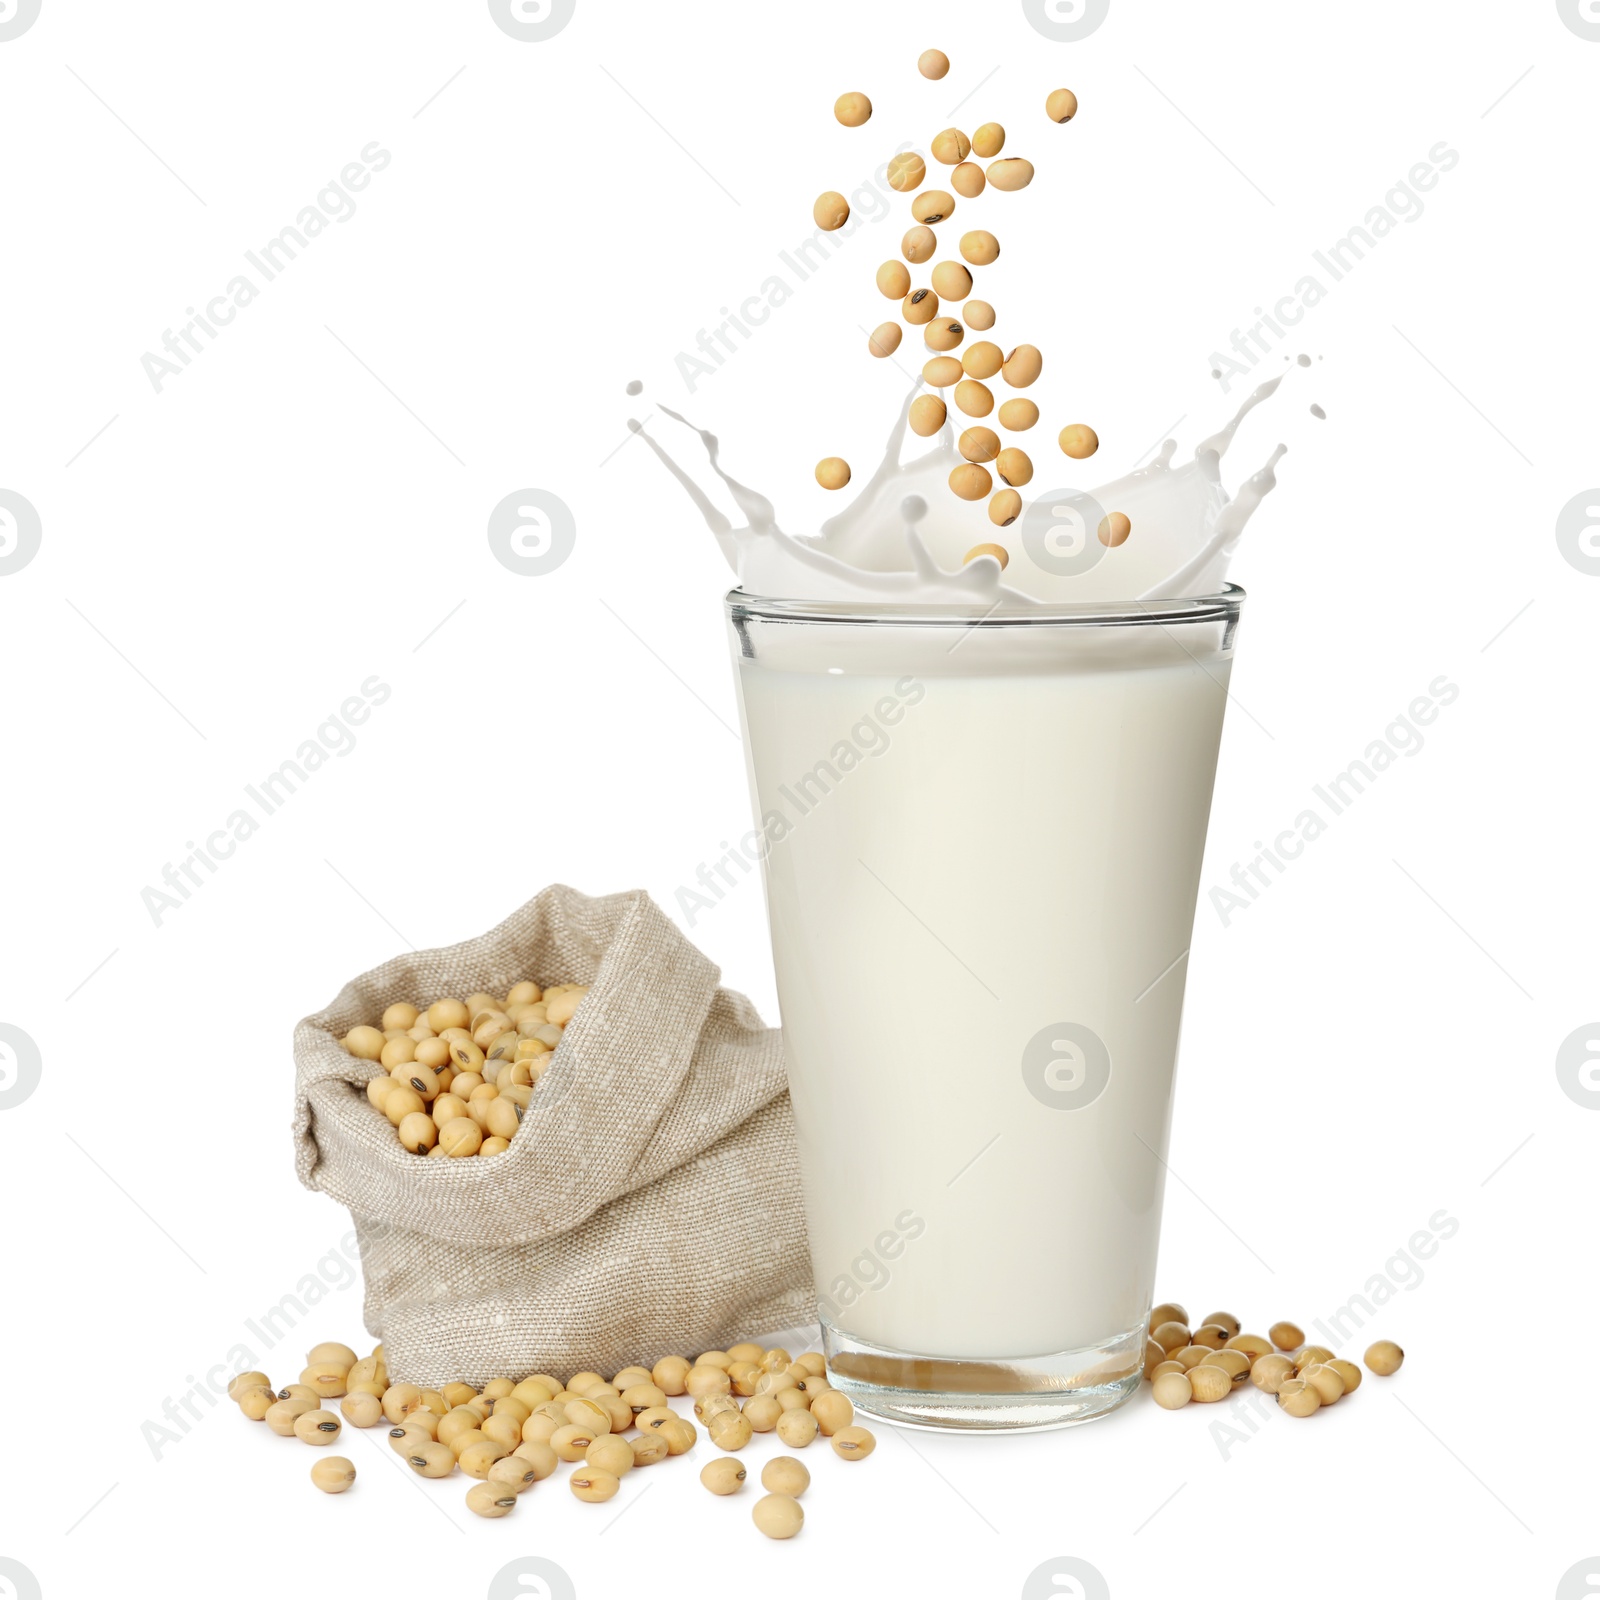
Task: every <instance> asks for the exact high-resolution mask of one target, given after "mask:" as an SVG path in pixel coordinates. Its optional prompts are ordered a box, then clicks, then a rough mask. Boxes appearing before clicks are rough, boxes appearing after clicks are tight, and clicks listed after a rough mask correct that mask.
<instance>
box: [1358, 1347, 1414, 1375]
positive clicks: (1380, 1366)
mask: <svg viewBox="0 0 1600 1600" xmlns="http://www.w3.org/2000/svg"><path fill="white" fill-rule="evenodd" d="M1405 1358H1406V1353H1405V1351H1404V1350H1402V1349H1401V1348H1400V1346H1399V1345H1397V1344H1396V1343H1395V1342H1394V1340H1393V1339H1380V1340H1378V1342H1377V1343H1376V1344H1373V1345H1369V1346H1368V1347H1367V1353H1366V1354H1365V1355H1364V1356H1363V1357H1362V1358H1361V1359H1362V1360H1363V1361H1365V1362H1366V1364H1367V1367H1368V1369H1369V1370H1370V1371H1372V1372H1375V1373H1377V1375H1378V1376H1379V1377H1380V1378H1391V1377H1393V1376H1394V1374H1395V1373H1397V1372H1398V1371H1399V1370H1400V1363H1401V1362H1403V1361H1404V1360H1405Z"/></svg>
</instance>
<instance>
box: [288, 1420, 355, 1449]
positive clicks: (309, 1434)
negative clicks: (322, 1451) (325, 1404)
mask: <svg viewBox="0 0 1600 1600" xmlns="http://www.w3.org/2000/svg"><path fill="white" fill-rule="evenodd" d="M343 1427H344V1424H343V1423H342V1422H340V1421H339V1419H338V1418H337V1417H336V1416H334V1414H333V1413H332V1412H331V1411H307V1412H305V1413H304V1414H303V1415H301V1416H298V1417H296V1418H295V1421H294V1436H295V1438H297V1439H298V1440H299V1441H300V1442H301V1443H302V1444H314V1445H317V1446H319V1447H320V1446H322V1445H329V1444H332V1443H333V1441H334V1440H335V1439H337V1438H338V1437H339V1433H340V1430H341V1429H342V1428H343Z"/></svg>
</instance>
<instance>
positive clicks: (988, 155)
mask: <svg viewBox="0 0 1600 1600" xmlns="http://www.w3.org/2000/svg"><path fill="white" fill-rule="evenodd" d="M1005 144H1006V130H1005V129H1004V128H1002V127H1001V126H1000V124H999V123H998V122H986V123H984V124H983V126H982V127H981V128H978V129H976V130H975V131H974V132H973V135H972V153H973V155H975V156H981V157H982V158H983V159H984V160H985V161H989V160H992V159H993V158H994V157H995V156H997V155H999V154H1000V152H1001V151H1002V150H1003V149H1005Z"/></svg>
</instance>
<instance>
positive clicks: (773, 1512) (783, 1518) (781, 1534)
mask: <svg viewBox="0 0 1600 1600" xmlns="http://www.w3.org/2000/svg"><path fill="white" fill-rule="evenodd" d="M930 76H933V77H943V76H944V74H943V73H933V74H930ZM750 1520H751V1521H752V1522H754V1523H755V1525H756V1526H757V1527H758V1528H759V1529H760V1530H761V1531H762V1532H763V1533H764V1534H766V1536H767V1537H768V1538H769V1539H792V1538H794V1536H795V1535H796V1534H797V1533H799V1531H800V1529H801V1528H802V1527H804V1525H805V1520H806V1514H805V1512H804V1511H802V1510H801V1509H800V1502H799V1501H798V1500H796V1499H794V1498H793V1497H792V1496H790V1495H786V1494H769V1495H765V1496H763V1497H762V1498H761V1499H760V1500H758V1501H756V1503H755V1506H754V1508H753V1509H752V1511H751V1513H750Z"/></svg>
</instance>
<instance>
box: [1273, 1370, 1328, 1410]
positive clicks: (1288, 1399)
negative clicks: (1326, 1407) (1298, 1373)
mask: <svg viewBox="0 0 1600 1600" xmlns="http://www.w3.org/2000/svg"><path fill="white" fill-rule="evenodd" d="M1278 1404H1279V1405H1280V1406H1282V1407H1283V1409H1284V1410H1285V1411H1287V1412H1288V1413H1289V1415H1290V1416H1291V1417H1313V1416H1315V1415H1316V1414H1317V1412H1319V1411H1320V1410H1321V1409H1322V1396H1321V1395H1319V1394H1318V1393H1317V1391H1316V1390H1315V1389H1313V1388H1312V1387H1311V1385H1310V1384H1309V1383H1307V1382H1306V1381H1305V1380H1304V1379H1303V1378H1291V1379H1290V1380H1289V1381H1288V1382H1287V1383H1286V1384H1284V1385H1283V1387H1282V1388H1281V1389H1279V1390H1278Z"/></svg>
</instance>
